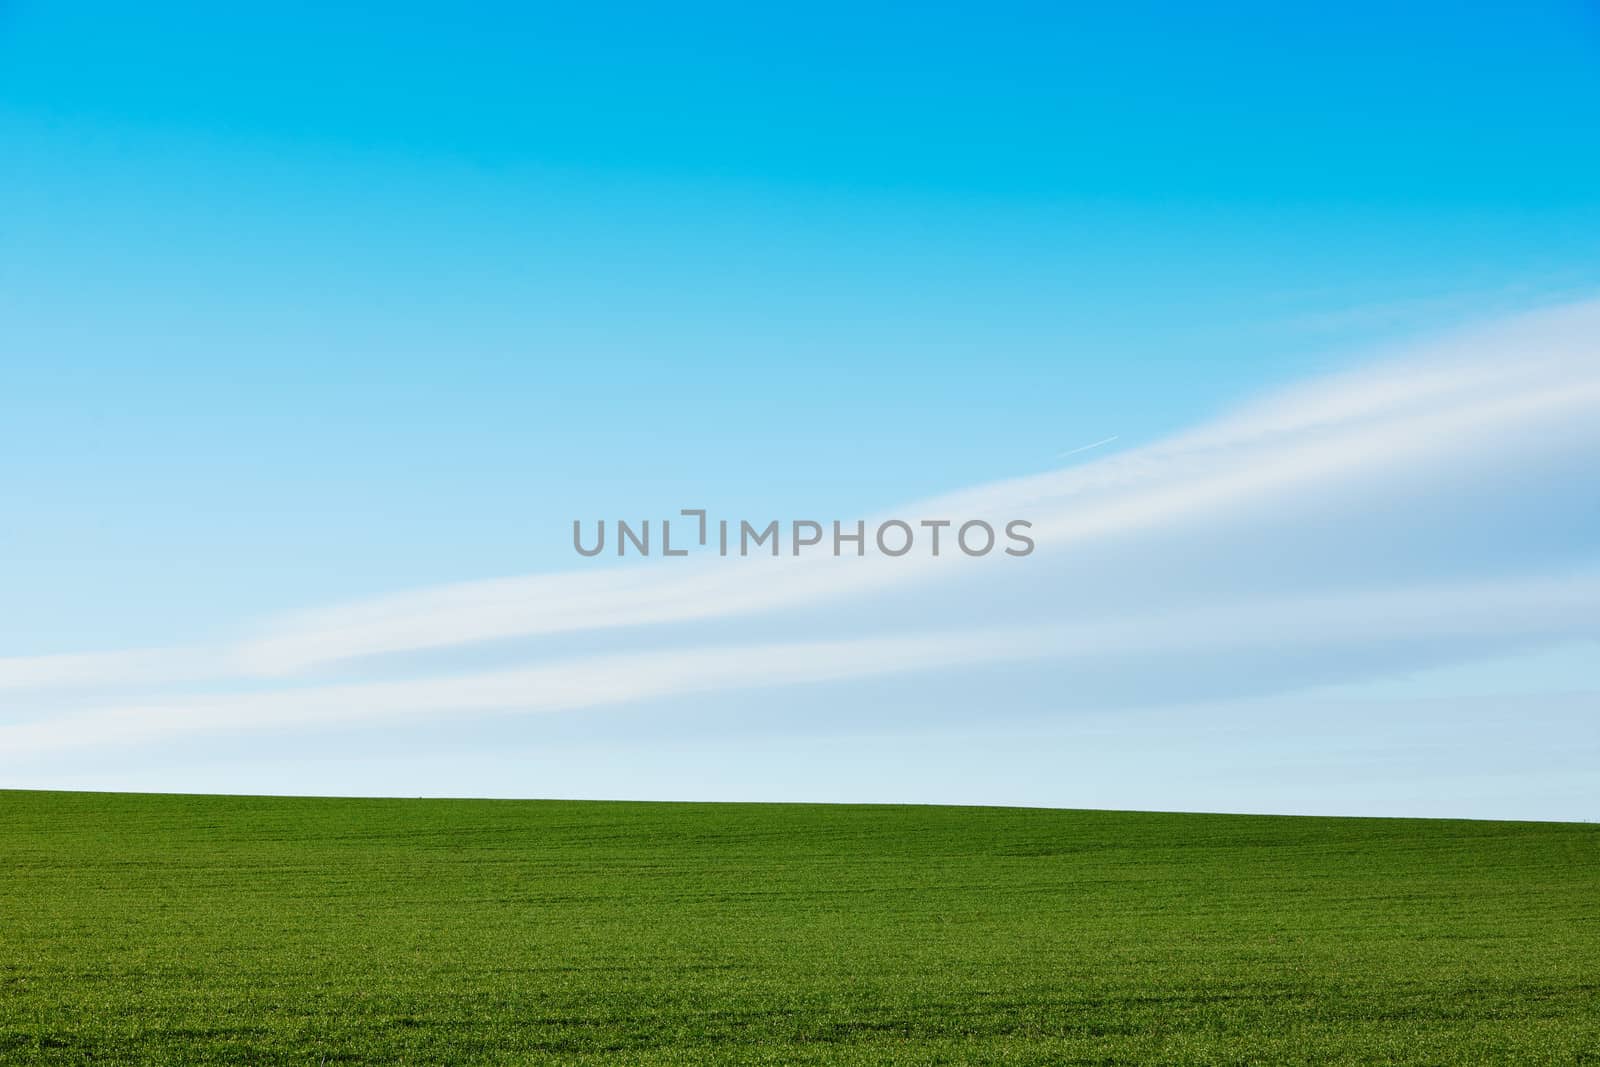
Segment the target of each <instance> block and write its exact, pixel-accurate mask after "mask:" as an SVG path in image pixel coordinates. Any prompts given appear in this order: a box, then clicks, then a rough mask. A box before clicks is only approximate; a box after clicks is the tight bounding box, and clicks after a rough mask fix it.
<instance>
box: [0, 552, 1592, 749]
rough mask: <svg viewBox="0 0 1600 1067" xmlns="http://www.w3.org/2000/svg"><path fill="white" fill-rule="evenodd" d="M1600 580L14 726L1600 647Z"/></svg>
mask: <svg viewBox="0 0 1600 1067" xmlns="http://www.w3.org/2000/svg"><path fill="white" fill-rule="evenodd" d="M1597 617H1600V574H1586V575H1577V576H1565V577H1562V578H1559V579H1543V580H1522V581H1514V582H1500V583H1478V584H1472V585H1462V586H1451V587H1429V588H1417V589H1404V590H1391V591H1383V592H1366V593H1358V594H1348V595H1344V596H1336V597H1326V598H1321V599H1319V600H1316V601H1306V600H1288V601H1278V602H1272V601H1268V602H1260V603H1250V604H1242V605H1216V606H1213V607H1211V608H1209V609H1205V610H1201V611H1189V612H1184V613H1179V614H1176V615H1170V616H1168V617H1165V618H1160V619H1151V618H1148V617H1135V618H1124V619H1111V620H1102V621H1100V622H1096V623H1092V624H1084V623H1080V624H1057V625H1048V626H1039V627H1026V628H989V629H983V630H965V631H953V632H938V631H933V632H924V633H919V634H915V635H911V636H900V637H872V638H864V639H857V640H849V641H798V642H791V643H785V644H765V645H735V646H728V647H710V648H696V649H690V650H687V651H681V650H672V651H653V652H641V653H624V654H613V655H602V656H591V657H581V658H576V659H571V660H564V661H557V662H554V663H547V664H540V665H537V666H533V667H527V668H520V669H515V670H503V671H488V672H479V673H475V674H470V675H461V676H452V677H444V678H431V679H423V680H413V681H388V682H367V683H355V684H343V685H325V686H313V687H303V688H292V689H288V690H280V691H269V692H257V693H230V694H200V695H194V696H184V697H179V698H169V699H165V700H153V701H145V702H136V703H126V704H117V705H111V706H104V707H91V708H88V709H85V710H81V711H75V712H73V713H70V714H67V715H64V716H59V717H52V718H47V719H42V720H35V721H31V722H25V723H19V724H14V725H9V726H0V751H4V752H7V753H10V754H12V755H15V756H30V755H39V754H42V753H48V752H55V751H61V750H63V749H73V748H78V747H83V746H87V745H102V744H112V743H115V744H126V743H134V742H141V741H150V740H156V739H160V738H162V737H165V736H170V735H174V734H191V733H202V734H203V733H218V732H224V733H226V732H234V731H240V730H259V729H264V728H283V727H294V726H309V727H325V726H333V725H348V724H351V723H357V724H359V723H362V722H373V721H396V720H405V719H410V718H415V717H417V716H433V715H437V714H439V713H440V712H441V711H447V712H454V713H470V714H482V713H491V712H498V713H505V712H514V713H519V714H522V713H536V712H552V711H573V710H578V709H582V708H593V707H602V706H607V705H615V704H622V703H628V702H635V701H644V700H651V699H658V698H661V697H666V696H675V695H682V694H696V693H712V692H718V691H723V690H729V689H747V688H757V689H759V688H767V687H773V686H786V685H794V684H801V683H818V682H834V681H842V680H849V679H854V678H865V677H874V676H881V675H890V674H897V673H902V672H908V671H923V670H934V669H951V668H959V667H962V666H967V665H973V664H994V663H1012V662H1021V661H1028V660H1042V659H1052V660H1061V661H1067V662H1072V661H1080V660H1081V661H1094V660H1098V659H1103V658H1108V657H1112V658H1128V657H1134V658H1138V657H1170V656H1182V655H1192V654H1195V653H1202V654H1204V655H1206V656H1207V657H1224V658H1225V657H1227V656H1229V655H1230V654H1232V653H1237V652H1239V651H1249V652H1259V651H1261V650H1269V651H1280V652H1281V651H1290V650H1296V649H1305V648H1312V647H1315V648H1321V649H1325V650H1326V649H1339V650H1348V649H1352V648H1354V649H1361V648H1368V647H1372V646H1375V645H1377V646H1381V645H1384V644H1386V643H1388V642H1394V641H1413V642H1414V641H1432V642H1437V641H1440V640H1446V641H1448V640H1467V641H1482V640H1484V639H1486V638H1487V639H1495V640H1501V641H1506V640H1509V641H1515V642H1527V641H1535V642H1544V641H1551V640H1559V639H1563V638H1567V637H1570V636H1571V635H1573V634H1587V635H1590V636H1596V637H1600V625H1597V624H1596V622H1595V620H1596V618H1597Z"/></svg>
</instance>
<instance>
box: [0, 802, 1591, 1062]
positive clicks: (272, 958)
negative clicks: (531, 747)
mask: <svg viewBox="0 0 1600 1067" xmlns="http://www.w3.org/2000/svg"><path fill="white" fill-rule="evenodd" d="M401 1062H404V1063H419V1064H422V1063H429V1064H431V1063H450V1064H470V1063H529V1064H544V1063H550V1064H555V1063H562V1064H566V1063H577V1064H584V1063H626V1064H724V1063H726V1064H734V1063H737V1064H749V1063H772V1064H780V1063H782V1064H788V1063H801V1064H806V1063H843V1064H978V1063H1004V1064H1130V1063H1159V1064H1308V1063H1340V1064H1383V1063H1418V1064H1481V1063H1527V1064H1574V1063H1584V1062H1588V1063H1600V827H1597V826H1594V825H1588V824H1559V823H1497V822H1464V821H1462V822H1457V821H1439V820H1400V819H1395V820H1378V819H1331V818H1290V817H1262V816H1228V815H1174V814H1141V813H1129V812H1103V811H1048V810H1034V809H1006V808H953V807H894V806H848V805H841V806H831V805H817V806H810V805H761V804H645V803H599V802H565V801H464V800H463V801H457V800H409V799H406V800H348V799H289V798H263V797H206V796H166V795H127V794H91V793H37V792H0V1063H18V1064H21V1063H26V1064H36V1063H38V1064H53V1063H96V1064H132V1063H170V1064H202V1063H208V1064H279V1063H281V1064H312V1065H316V1064H351V1063H401Z"/></svg>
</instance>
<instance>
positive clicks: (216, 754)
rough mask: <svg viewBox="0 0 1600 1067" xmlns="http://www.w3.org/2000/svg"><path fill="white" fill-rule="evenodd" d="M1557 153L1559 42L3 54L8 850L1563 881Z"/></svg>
mask: <svg viewBox="0 0 1600 1067" xmlns="http://www.w3.org/2000/svg"><path fill="white" fill-rule="evenodd" d="M1597 128H1600V15H1597V14H1596V11H1595V9H1594V7H1593V6H1592V5H1587V4H1581V3H1548V4H1532V5H1522V6H1519V7H1517V8H1515V9H1513V8H1510V7H1508V8H1506V9H1503V10H1499V11H1488V10H1476V9H1474V10H1463V9H1461V8H1460V7H1459V6H1445V5H1431V4H1424V5H1412V6H1408V7H1407V8H1406V9H1405V10H1404V11H1396V10H1394V9H1393V8H1392V6H1389V5H1376V4H1374V5H1361V4H1358V5H1355V6H1346V7H1343V8H1340V9H1338V10H1337V11H1320V12H1317V13H1316V14H1315V15H1314V17H1313V15H1312V14H1310V13H1307V12H1297V11H1286V10H1283V9H1281V7H1278V6H1274V5H1264V4H1262V5H1242V6H1238V7H1234V8H1230V9H1228V10H1227V11H1215V10H1209V9H1208V10H1207V11H1205V12H1200V11H1197V10H1194V9H1192V8H1190V7H1189V6H1188V5H1175V4H1174V5H1160V4H1150V5H1132V6H1126V7H1122V8H1119V10H1118V11H1116V12H1109V11H1100V12H1093V13H1090V12H1077V13H1073V12H1070V11H1067V10H1064V9H1061V8H1059V7H1055V6H1033V5H1013V6H1009V7H1007V6H1001V7H994V6H992V5H990V6H986V7H984V8H982V9H981V10H980V9H978V8H968V9H965V10H963V9H959V8H938V9H924V10H921V11H919V12H918V13H917V15H916V17H915V18H912V17H909V16H906V15H903V14H894V13H891V12H890V11H889V10H888V9H880V10H879V11H878V12H877V13H863V12H862V11H861V10H860V8H859V7H858V6H851V7H844V6H828V5H824V6H821V7H816V6H813V7H810V8H807V9H806V10H805V11H804V12H803V13H802V12H798V11H797V12H793V13H784V14H779V13H775V12H764V13H763V12H756V11H752V10H750V9H748V8H745V7H739V6H733V5H727V6H714V7H703V8H698V9H693V10H687V11H685V10H678V9H674V13H673V15H672V16H671V17H670V18H668V17H666V16H664V15H662V14H660V13H653V12H652V11H651V9H649V8H647V7H643V6H640V7H629V8H621V7H616V6H606V5H602V6H598V7H590V8H585V9H584V10H582V11H576V10H566V9H555V8H548V7H541V6H538V5H535V6H533V7H528V6H526V5H520V6H515V7H512V6H506V7H500V6H482V7H477V8H475V9H472V10H471V11H470V12H459V11H455V12H450V13H444V12H440V11H438V10H435V9H432V8H426V7H421V6H411V5H405V4H401V5H398V6H397V5H386V6H384V7H382V8H381V9H380V8H373V9H371V10H363V9H360V8H359V7H339V8H334V9H330V8H327V7H326V6H325V5H304V6H302V5H295V4H289V5H278V6H275V7H274V8H272V9H271V10H270V11H262V12H256V13H248V14H247V13H244V12H240V11H230V10H220V9H217V8H215V7H214V6H208V5H186V4H178V5H163V6H162V7H160V8H159V9H153V10H152V9H138V10H135V9H129V8H119V7H115V6H112V5H96V4H88V5H76V6H72V7H61V6H59V5H57V6H49V5H43V4H37V3H30V2H23V3H18V4H11V5H6V6H5V7H4V9H3V10H0V158H3V160H4V162H5V166H3V167H0V478H3V484H4V486H5V496H4V498H3V503H0V607H3V608H4V610H3V611H0V788H4V787H8V786H19V787H40V788H133V789H144V790H183V791H200V790H221V791H232V792H238V791H244V792H269V793H381V794H397V795H420V794H428V795H498V796H574V797H576V796H594V797H606V796H616V797H658V798H663V799H675V798H706V799H803V800H883V801H893V800H904V801H915V802H962V803H1019V804H1039V805H1058V806H1095V807H1124V808H1162V809H1179V810H1181V809H1207V810H1236V811H1285V812H1319V813H1336V814H1337V813H1345V814H1395V815H1409V814H1423V815H1463V816H1475V817H1517V818H1569V819H1593V818H1596V817H1600V807H1597V800H1596V798H1597V797H1600V772H1597V771H1596V770H1594V768H1595V767H1600V643H1597V642H1600V629H1597V625H1596V622H1595V620H1596V619H1597V618H1600V611H1597V609H1600V477H1597V476H1596V474H1595V473H1594V472H1595V471H1596V470H1597V469H1600V462H1597V461H1600V303H1597V302H1596V295H1595V294H1596V293H1597V292H1600V256H1597V252H1600V139H1597V138H1595V137H1594V136H1593V133H1594V130H1595V129H1597ZM1086 446H1094V447H1086ZM1080 449H1082V451H1079V450H1080ZM685 507H705V508H708V509H710V510H711V511H712V513H713V515H714V516H723V517H730V518H735V519H737V518H741V517H743V518H749V519H751V520H759V521H762V522H764V521H766V520H768V519H779V520H783V521H787V520H790V519H809V518H814V519H821V520H829V519H834V518H838V519H842V520H853V519H856V518H866V517H871V516H882V515H893V514H904V515H905V517H907V518H911V519H915V518H918V517H923V516H928V515H930V514H933V513H934V512H936V511H938V510H939V509H954V510H953V511H952V512H951V513H952V514H954V513H956V512H959V511H961V509H971V510H974V511H993V512H995V513H1004V514H1005V515H1007V516H1011V515H1018V516H1022V517H1027V518H1029V519H1031V520H1033V521H1035V522H1036V524H1037V525H1038V527H1039V530H1040V536H1039V547H1038V550H1037V551H1036V552H1035V553H1034V554H1033V555H1032V556H1029V557H1027V558H1025V559H1015V560H1005V559H986V560H983V561H979V562H978V563H977V564H974V565H966V564H963V562H962V561H961V560H959V559H957V560H954V561H946V560H941V561H939V562H938V563H936V564H929V563H928V562H927V561H923V560H917V559H908V560H902V561H894V560H885V559H867V560H861V561H852V560H843V561H840V562H839V564H838V565H837V566H835V565H832V564H831V563H826V562H824V563H821V564H819V565H817V566H814V567H803V568H795V567H778V568H765V567H762V566H759V565H757V566H750V565H745V564H741V563H739V562H738V561H716V560H706V559H695V560H689V561H677V560H665V559H659V558H656V559H649V560H637V561H632V562H628V561H623V562H620V563H619V561H617V560H616V559H614V558H611V557H603V558H599V559H595V560H586V559H582V558H580V557H577V556H576V554H575V553H573V551H572V549H571V543H570V532H571V530H570V525H571V522H572V520H573V519H575V518H581V519H584V520H586V521H592V520H594V519H597V518H602V517H604V518H608V519H615V518H619V517H620V518H629V519H635V520H642V519H647V518H648V519H652V520H659V519H660V518H662V517H664V516H671V515H675V514H676V513H677V511H678V509H680V508H685ZM930 509H931V510H930ZM947 562H948V563H950V564H951V565H949V566H946V565H945V564H946V563H947ZM897 563H905V564H907V565H906V566H903V567H897V566H896V564H897Z"/></svg>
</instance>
